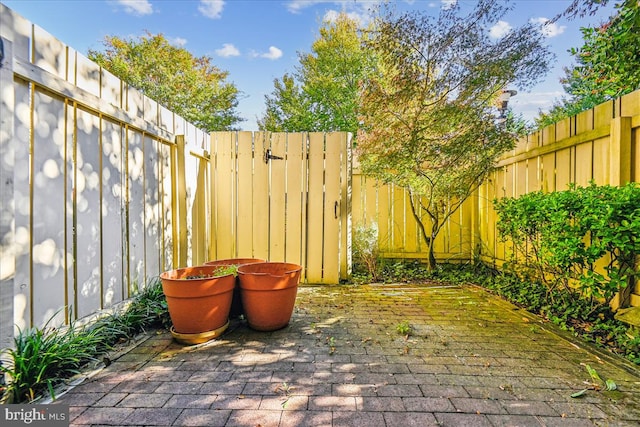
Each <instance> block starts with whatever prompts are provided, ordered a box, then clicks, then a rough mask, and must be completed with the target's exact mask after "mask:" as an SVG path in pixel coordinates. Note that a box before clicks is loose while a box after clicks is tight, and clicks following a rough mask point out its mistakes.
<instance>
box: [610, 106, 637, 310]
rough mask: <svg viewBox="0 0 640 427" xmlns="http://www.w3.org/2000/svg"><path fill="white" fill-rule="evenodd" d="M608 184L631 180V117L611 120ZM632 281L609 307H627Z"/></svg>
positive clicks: (616, 184)
mask: <svg viewBox="0 0 640 427" xmlns="http://www.w3.org/2000/svg"><path fill="white" fill-rule="evenodd" d="M609 159H610V160H609V162H610V163H609V184H610V185H612V186H616V187H621V186H623V185H625V184H627V183H629V182H630V181H631V117H616V118H614V119H612V120H611V140H610V144H609ZM633 286H634V283H633V281H631V282H630V283H628V285H627V287H626V288H624V289H623V290H621V291H620V292H619V293H618V295H616V296H615V297H614V298H613V300H612V301H611V308H612V309H613V310H617V309H619V308H623V307H627V306H628V305H629V303H630V300H631V291H632V288H633Z"/></svg>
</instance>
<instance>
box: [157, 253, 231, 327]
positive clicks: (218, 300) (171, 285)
mask: <svg viewBox="0 0 640 427" xmlns="http://www.w3.org/2000/svg"><path fill="white" fill-rule="evenodd" d="M219 270H220V266H211V265H202V266H196V267H186V268H180V269H177V270H170V271H165V272H164V273H162V274H161V275H160V280H161V281H162V290H163V292H164V295H165V297H166V299H167V306H168V309H169V316H170V317H171V322H172V323H173V329H174V330H175V332H176V333H178V334H202V333H204V332H208V331H214V330H216V329H219V328H222V327H223V326H224V325H225V324H226V323H227V322H228V320H229V310H230V308H231V299H232V297H233V289H234V287H235V284H236V278H235V276H234V274H233V273H227V274H224V275H220V271H219ZM212 338H213V336H212Z"/></svg>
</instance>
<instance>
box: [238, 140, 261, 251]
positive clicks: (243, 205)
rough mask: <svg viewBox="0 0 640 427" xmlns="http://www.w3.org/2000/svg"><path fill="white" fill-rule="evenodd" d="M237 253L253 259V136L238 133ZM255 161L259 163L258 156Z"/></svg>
mask: <svg viewBox="0 0 640 427" xmlns="http://www.w3.org/2000/svg"><path fill="white" fill-rule="evenodd" d="M237 144H238V156H237V161H238V169H237V176H236V179H237V182H238V185H237V189H238V202H237V203H238V207H237V218H236V227H237V242H236V245H237V252H236V253H235V254H234V256H237V257H238V258H253V225H254V224H253V214H254V213H253V210H254V204H253V191H254V189H253V185H252V184H253V161H254V158H253V157H254V153H253V134H252V133H251V132H238V140H237ZM257 161H260V158H259V156H258V159H257Z"/></svg>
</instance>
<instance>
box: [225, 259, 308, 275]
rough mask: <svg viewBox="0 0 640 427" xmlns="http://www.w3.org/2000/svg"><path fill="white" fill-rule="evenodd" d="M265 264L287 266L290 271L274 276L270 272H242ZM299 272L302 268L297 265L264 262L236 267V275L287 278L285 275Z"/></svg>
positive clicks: (286, 270)
mask: <svg viewBox="0 0 640 427" xmlns="http://www.w3.org/2000/svg"><path fill="white" fill-rule="evenodd" d="M265 264H271V265H276V264H280V265H287V266H290V267H291V268H290V269H285V271H283V272H282V273H280V274H274V273H271V272H262V271H243V268H247V269H252V268H256V267H258V268H259V267H260V266H262V265H265ZM301 270H302V266H301V265H298V264H294V263H290V262H272V261H265V262H255V263H251V264H244V265H241V266H239V267H238V275H241V274H251V275H254V276H270V277H284V276H287V275H291V274H295V273H298V272H299V271H301Z"/></svg>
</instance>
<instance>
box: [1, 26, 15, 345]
mask: <svg viewBox="0 0 640 427" xmlns="http://www.w3.org/2000/svg"><path fill="white" fill-rule="evenodd" d="M0 43H2V47H3V49H2V52H3V56H2V58H0V87H1V88H3V90H2V92H1V98H0V348H8V347H12V344H11V343H12V341H13V324H14V319H13V299H14V286H15V270H16V241H15V238H16V236H15V229H14V228H15V227H14V221H15V213H16V212H15V203H14V200H15V199H14V191H13V178H14V170H15V152H14V147H12V144H13V143H14V142H13V141H15V139H14V135H13V133H14V123H13V118H14V100H15V95H14V88H13V49H12V47H13V46H12V43H11V42H9V41H8V40H7V39H4V38H0Z"/></svg>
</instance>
